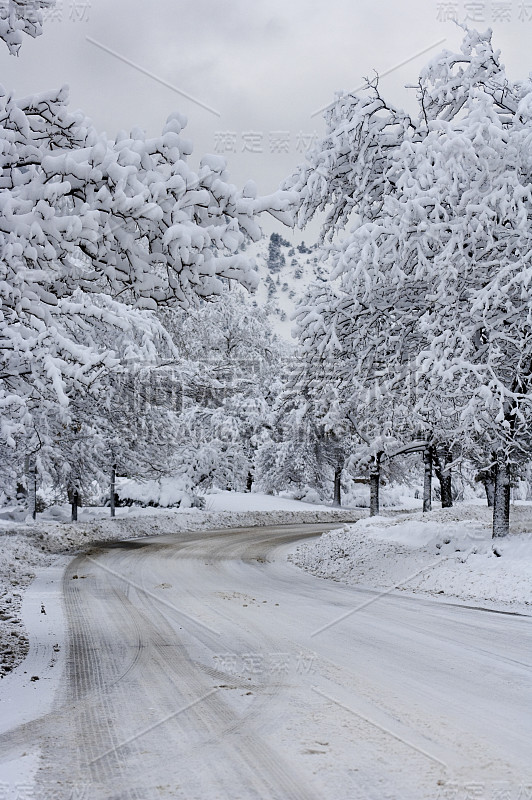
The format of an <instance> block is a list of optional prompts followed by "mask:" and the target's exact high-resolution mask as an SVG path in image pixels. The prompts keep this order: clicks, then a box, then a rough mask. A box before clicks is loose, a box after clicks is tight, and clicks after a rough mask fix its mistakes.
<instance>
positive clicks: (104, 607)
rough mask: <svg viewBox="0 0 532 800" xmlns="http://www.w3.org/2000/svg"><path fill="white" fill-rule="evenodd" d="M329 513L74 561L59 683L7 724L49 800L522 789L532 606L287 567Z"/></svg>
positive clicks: (6, 737)
mask: <svg viewBox="0 0 532 800" xmlns="http://www.w3.org/2000/svg"><path fill="white" fill-rule="evenodd" d="M331 527H332V526H326V525H313V526H309V525H305V526H295V525H293V526H282V527H277V528H274V527H270V528H255V529H250V530H242V529H240V530H233V531H213V532H210V533H205V532H201V533H194V534H177V535H176V536H161V537H153V538H151V539H146V538H144V539H142V540H137V541H134V542H133V541H130V542H127V543H115V544H112V545H110V546H108V547H106V546H98V547H95V548H94V549H93V550H91V551H88V552H87V553H86V554H84V555H82V556H79V557H77V558H76V559H75V560H74V561H72V562H71V563H70V565H69V567H68V568H67V571H66V573H65V579H64V599H65V606H66V614H67V619H68V622H69V629H70V633H69V646H68V655H67V659H66V664H65V670H66V672H65V677H64V680H63V681H62V682H61V689H60V693H59V695H58V696H57V697H56V699H55V701H54V706H53V708H52V710H51V712H50V713H48V714H46V715H45V716H42V717H40V718H37V719H35V720H34V721H33V722H31V723H29V724H28V723H25V724H21V725H19V726H18V727H17V726H15V727H14V728H13V729H12V730H10V731H8V732H7V733H5V734H2V735H1V736H0V762H3V761H7V760H8V759H12V758H16V757H19V756H20V755H21V754H22V752H31V751H33V750H35V749H37V748H40V752H41V766H40V767H39V770H38V772H37V785H36V788H35V789H34V790H33V791H34V794H32V795H31V796H32V797H35V798H36V800H41V798H43V800H44V799H45V798H48V797H54V798H61V800H71V799H73V798H78V799H79V800H81V798H83V800H85V799H86V800H100V799H101V798H106V800H110V799H111V798H113V800H118V798H124V799H125V798H128V800H129V799H131V798H138V799H139V800H151V798H167V797H177V798H186V800H194V798H198V799H199V800H216V798H221V799H223V800H240V799H241V800H251V798H253V799H255V798H256V799H257V800H258V798H260V800H269V798H272V799H273V798H275V800H291V798H298V799H299V798H300V799H301V800H307V799H308V800H310V799H311V798H324V799H325V800H329V798H330V799H331V800H333V799H334V800H343V799H344V798H345V800H358V798H360V800H362V799H364V800H387V799H388V798H389V799H390V800H391V799H392V798H394V799H395V798H397V800H399V798H400V799H401V800H418V798H426V799H427V800H435V798H439V797H441V798H445V797H452V798H456V800H462V798H466V797H468V796H471V797H481V798H485V800H491V799H492V798H493V797H495V796H497V792H501V791H502V790H503V789H504V790H506V792H507V794H505V795H504V797H505V798H508V800H518V798H520V796H523V797H528V796H529V795H528V794H523V792H528V791H532V766H531V764H532V759H531V758H530V753H531V741H532V722H531V718H532V681H531V670H532V652H531V638H530V618H529V617H523V616H512V615H507V614H500V613H494V612H487V611H482V610H476V609H470V608H461V607H459V606H453V605H448V604H446V603H444V602H435V601H429V600H425V599H418V598H409V597H404V596H396V595H393V594H388V595H386V596H384V597H380V598H379V597H378V595H377V594H376V593H371V592H368V591H360V590H357V589H355V588H352V587H348V586H345V585H342V584H337V583H334V582H330V581H325V580H321V579H319V578H315V577H313V576H311V575H309V574H307V573H305V572H303V571H300V570H299V569H297V568H296V567H294V566H292V565H291V564H289V563H287V561H286V552H287V551H288V550H289V549H290V548H292V547H293V546H294V544H295V543H296V542H297V541H300V540H301V538H302V537H304V536H309V535H312V534H315V533H317V532H321V531H323V530H326V529H327V528H331ZM76 576H77V577H76ZM348 612H349V615H348V616H344V615H346V614H348ZM342 616H344V619H342V620H341V621H338V622H336V624H333V623H334V622H335V620H338V618H339V617H342ZM475 787H476V788H475ZM479 787H480V788H479ZM473 791H476V792H477V794H472V792H473ZM481 791H482V792H483V794H481V793H480V792H481ZM468 792H469V794H468ZM520 793H521V795H520ZM530 796H532V794H531V795H530Z"/></svg>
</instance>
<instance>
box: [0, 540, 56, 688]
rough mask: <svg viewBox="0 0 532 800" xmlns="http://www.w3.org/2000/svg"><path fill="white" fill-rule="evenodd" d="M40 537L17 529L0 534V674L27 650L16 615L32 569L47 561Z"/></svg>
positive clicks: (22, 629) (7, 669)
mask: <svg viewBox="0 0 532 800" xmlns="http://www.w3.org/2000/svg"><path fill="white" fill-rule="evenodd" d="M53 560H54V559H53V556H51V555H50V554H49V553H46V552H45V546H44V544H43V543H42V539H41V538H38V537H37V538H35V539H29V538H28V537H27V536H25V535H24V534H21V533H9V534H3V535H1V534H0V677H2V676H3V675H5V674H6V673H7V672H9V671H10V670H11V669H13V667H14V666H16V665H17V664H19V663H20V661H22V659H23V658H24V656H25V655H26V653H27V652H28V639H27V636H26V634H25V632H24V628H23V625H22V622H21V619H20V608H21V605H22V595H23V592H24V589H26V587H28V586H29V585H30V583H31V581H32V580H33V578H34V577H35V569H36V568H38V567H42V566H45V565H47V564H50V563H51V562H52V561H53Z"/></svg>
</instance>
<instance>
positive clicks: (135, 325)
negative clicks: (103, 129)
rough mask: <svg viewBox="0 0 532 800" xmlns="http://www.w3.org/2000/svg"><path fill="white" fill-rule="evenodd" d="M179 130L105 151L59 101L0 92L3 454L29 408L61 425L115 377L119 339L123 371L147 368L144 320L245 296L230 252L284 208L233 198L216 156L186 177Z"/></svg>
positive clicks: (108, 142) (245, 277)
mask: <svg viewBox="0 0 532 800" xmlns="http://www.w3.org/2000/svg"><path fill="white" fill-rule="evenodd" d="M184 125H185V119H184V117H182V116H181V115H179V114H172V115H171V116H170V117H169V118H168V121H167V123H166V125H165V127H164V129H163V132H162V135H161V136H159V137H155V138H152V139H150V138H146V136H145V135H144V133H143V131H141V130H140V129H135V130H134V131H132V132H131V134H125V133H122V134H119V135H118V136H117V137H116V139H114V140H112V139H108V138H107V137H106V136H105V135H103V134H99V133H98V132H97V131H96V130H95V129H94V127H93V126H92V124H91V123H90V121H89V120H88V119H86V118H85V117H84V116H83V114H81V113H79V112H76V113H70V112H69V111H68V108H67V92H66V90H65V89H62V90H60V91H58V92H50V93H47V94H42V95H38V96H34V97H27V98H23V99H20V100H17V99H15V98H14V97H13V96H12V95H11V94H9V93H6V92H5V91H3V90H2V92H1V97H0V140H1V141H2V151H1V155H0V212H1V213H0V219H1V221H0V297H1V302H2V315H1V317H0V344H1V352H2V361H1V364H0V409H1V411H2V429H1V434H2V438H3V439H4V441H5V442H6V443H7V444H8V446H10V447H11V448H14V447H15V446H17V444H18V445H19V446H20V442H21V441H22V442H23V440H24V439H25V437H27V436H28V435H30V434H31V431H32V430H33V428H34V420H33V413H34V410H35V409H36V408H38V409H39V411H40V412H43V410H45V409H46V407H48V408H50V409H51V410H52V411H53V410H55V409H56V407H57V406H59V408H60V409H61V410H62V414H63V419H64V422H65V424H67V423H68V415H69V406H70V402H71V400H72V398H74V397H76V396H78V395H82V394H83V393H84V392H89V393H91V394H92V396H94V395H95V394H97V392H98V387H100V386H103V385H104V383H102V379H104V378H105V376H106V375H107V374H108V372H109V371H110V370H113V369H116V368H117V365H118V360H117V358H116V353H115V352H114V348H113V341H114V339H115V338H116V336H117V335H118V336H120V337H124V336H126V337H127V338H129V340H130V344H129V346H128V348H127V351H126V353H125V356H126V358H128V359H137V360H143V359H148V360H153V356H154V344H153V343H154V340H155V339H156V338H157V337H159V338H164V334H163V332H162V329H161V326H160V324H159V322H158V321H157V319H156V317H155V315H154V314H153V313H152V314H150V313H148V314H147V313H146V312H153V311H155V310H156V309H157V308H159V307H160V306H170V307H172V306H175V307H180V308H187V307H191V306H193V305H194V304H197V302H198V301H199V299H202V298H211V297H213V296H216V295H217V294H219V293H220V292H221V290H222V288H223V286H224V284H226V283H227V282H228V281H235V282H238V283H240V284H242V285H243V286H245V287H246V288H248V289H253V288H254V287H255V285H256V282H257V279H256V275H255V272H254V269H253V266H254V265H253V263H251V262H249V260H248V259H246V258H245V256H243V255H242V254H241V253H239V252H238V250H239V246H240V245H241V243H242V242H243V241H244V239H245V237H251V238H254V239H256V238H258V237H259V236H260V233H261V232H260V228H259V226H258V223H257V218H258V214H260V213H261V212H264V211H267V212H269V213H271V214H274V215H275V216H277V217H279V218H283V219H284V218H286V212H285V209H286V206H287V195H284V196H283V194H282V193H277V194H275V195H272V196H271V197H269V198H259V197H257V196H256V190H255V188H254V186H253V184H251V183H248V184H247V185H246V187H245V188H244V190H243V191H238V190H237V189H236V187H235V186H233V185H232V184H230V183H229V182H228V178H227V174H226V171H225V162H224V160H223V159H221V158H219V157H217V156H205V157H204V158H203V159H202V160H201V162H200V168H199V170H198V171H197V172H194V171H193V170H192V169H191V167H190V166H189V165H188V163H187V157H188V155H189V154H190V153H191V150H192V147H191V144H190V143H189V142H188V141H186V140H185V139H184V138H183V137H182V136H181V133H182V129H183V127H184ZM139 330H143V331H144V333H145V335H144V336H141V337H140V338H139V337H138V336H137V335H136V332H137V331H139ZM22 446H23V447H24V446H25V445H24V444H23V445H22Z"/></svg>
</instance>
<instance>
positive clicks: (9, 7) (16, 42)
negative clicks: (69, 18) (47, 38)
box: [0, 0, 55, 56]
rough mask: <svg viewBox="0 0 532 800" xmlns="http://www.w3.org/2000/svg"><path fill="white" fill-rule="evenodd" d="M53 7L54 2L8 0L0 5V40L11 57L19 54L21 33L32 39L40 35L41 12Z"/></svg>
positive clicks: (47, 0)
mask: <svg viewBox="0 0 532 800" xmlns="http://www.w3.org/2000/svg"><path fill="white" fill-rule="evenodd" d="M54 5H55V0H8V2H7V3H6V4H0V39H3V40H4V42H5V43H6V45H7V47H8V50H9V52H10V53H11V55H12V56H17V55H18V54H19V50H20V47H21V45H22V39H23V37H22V34H23V33H26V34H27V35H28V36H31V37H32V38H35V37H37V36H40V35H41V34H42V25H43V14H42V12H43V10H46V9H48V8H52V7H53V6H54Z"/></svg>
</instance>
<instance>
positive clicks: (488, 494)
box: [482, 478, 495, 508]
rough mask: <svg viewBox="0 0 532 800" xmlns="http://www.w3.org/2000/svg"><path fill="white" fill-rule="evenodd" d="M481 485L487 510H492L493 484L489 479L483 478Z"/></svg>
mask: <svg viewBox="0 0 532 800" xmlns="http://www.w3.org/2000/svg"><path fill="white" fill-rule="evenodd" d="M482 483H483V484H484V489H485V491H486V500H487V501H488V508H493V505H494V503H495V483H494V482H493V480H492V479H491V478H483V479H482Z"/></svg>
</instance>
